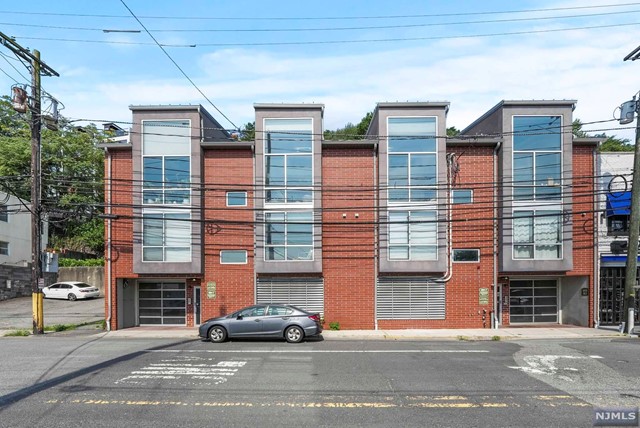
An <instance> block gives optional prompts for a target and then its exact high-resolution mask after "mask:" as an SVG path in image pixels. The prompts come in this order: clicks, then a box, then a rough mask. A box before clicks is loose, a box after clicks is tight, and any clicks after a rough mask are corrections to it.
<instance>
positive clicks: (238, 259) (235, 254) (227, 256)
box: [220, 250, 247, 264]
mask: <svg viewBox="0 0 640 428" xmlns="http://www.w3.org/2000/svg"><path fill="white" fill-rule="evenodd" d="M220 263H236V264H244V263H247V252H246V251H245V250H222V251H220Z"/></svg>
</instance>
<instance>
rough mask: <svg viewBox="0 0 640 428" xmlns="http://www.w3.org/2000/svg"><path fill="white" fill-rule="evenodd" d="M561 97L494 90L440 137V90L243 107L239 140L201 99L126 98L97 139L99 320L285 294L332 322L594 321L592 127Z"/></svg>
mask: <svg viewBox="0 0 640 428" xmlns="http://www.w3.org/2000/svg"><path fill="white" fill-rule="evenodd" d="M575 103H576V101H574V100H553V101H548V100H535V101H531V100H529V101H502V102H500V103H498V104H497V105H496V106H495V107H493V108H492V109H490V110H489V111H487V113H485V114H484V115H482V116H481V117H480V118H479V119H478V120H476V121H474V122H473V123H472V124H471V125H469V126H468V127H467V128H466V129H464V130H463V131H462V132H461V134H460V135H459V136H457V137H455V138H448V137H446V128H447V126H446V119H447V113H448V110H449V103H448V102H406V103H402V102H395V103H378V104H377V106H376V108H375V110H374V113H373V118H372V121H371V125H370V127H369V130H368V131H367V134H366V135H364V136H361V137H362V138H361V139H356V140H349V141H333V140H324V139H323V130H324V126H323V120H324V105H321V104H278V103H274V104H255V105H254V110H255V140H254V141H237V140H236V139H234V138H232V136H231V134H230V133H228V132H227V131H225V130H224V129H223V128H222V126H221V125H220V124H219V123H218V122H217V121H216V120H215V119H214V118H213V117H212V116H211V115H210V114H209V113H208V112H207V111H206V110H205V109H204V108H203V107H202V106H134V107H131V110H132V113H133V120H132V122H133V128H132V132H131V138H130V141H129V143H126V144H122V143H115V142H110V143H106V144H104V145H103V146H104V147H105V148H106V157H105V171H106V174H105V217H106V225H105V229H106V236H107V247H106V251H105V253H106V270H105V278H106V279H105V293H106V297H107V308H106V315H107V320H108V322H109V326H110V328H112V329H121V328H127V327H132V326H138V325H161V326H175V325H178V326H194V325H198V324H200V323H201V321H203V320H205V319H207V318H211V317H214V316H218V315H221V314H224V313H227V312H230V311H233V310H236V309H238V308H241V307H243V306H246V305H251V304H255V303H266V302H282V303H290V304H294V305H296V306H300V307H302V308H306V309H309V310H312V311H317V312H320V313H322V314H323V316H324V318H325V320H326V322H327V323H329V322H339V323H340V327H341V328H342V329H379V328H382V329H404V328H490V327H492V326H501V325H505V326H506V325H540V324H573V325H581V326H593V325H594V324H595V310H594V290H595V289H596V288H595V284H596V282H597V277H596V266H597V257H596V253H595V251H596V249H595V248H594V243H595V242H596V234H595V228H594V224H595V221H597V214H596V212H595V209H594V207H595V206H596V204H597V199H596V195H595V193H594V187H595V179H594V177H595V176H596V172H595V162H596V161H595V159H596V149H597V140H594V139H588V138H575V137H574V136H573V134H572V126H571V124H572V122H573V109H574V107H575Z"/></svg>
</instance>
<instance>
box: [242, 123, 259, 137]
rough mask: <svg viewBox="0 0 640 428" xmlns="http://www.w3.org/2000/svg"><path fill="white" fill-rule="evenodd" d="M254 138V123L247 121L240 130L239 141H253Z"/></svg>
mask: <svg viewBox="0 0 640 428" xmlns="http://www.w3.org/2000/svg"><path fill="white" fill-rule="evenodd" d="M255 139H256V123H255V122H247V123H246V124H245V125H244V126H243V127H242V129H241V130H240V141H253V140H255Z"/></svg>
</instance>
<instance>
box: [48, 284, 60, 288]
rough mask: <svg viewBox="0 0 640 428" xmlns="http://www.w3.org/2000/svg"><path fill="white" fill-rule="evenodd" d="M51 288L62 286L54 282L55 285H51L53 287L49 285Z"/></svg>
mask: <svg viewBox="0 0 640 428" xmlns="http://www.w3.org/2000/svg"><path fill="white" fill-rule="evenodd" d="M49 288H60V284H54V285H52V286H51V287H49Z"/></svg>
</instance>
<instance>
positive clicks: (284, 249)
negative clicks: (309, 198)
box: [265, 211, 313, 261]
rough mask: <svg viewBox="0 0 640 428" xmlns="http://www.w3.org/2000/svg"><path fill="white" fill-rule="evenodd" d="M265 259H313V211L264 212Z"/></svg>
mask: <svg viewBox="0 0 640 428" xmlns="http://www.w3.org/2000/svg"><path fill="white" fill-rule="evenodd" d="M265 260H267V261H295V260H313V213H312V212H310V211H305V212H267V213H265Z"/></svg>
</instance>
